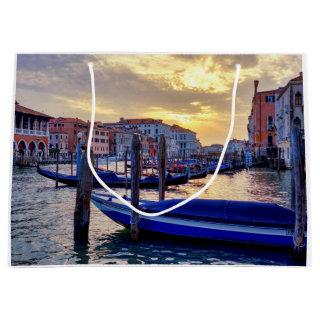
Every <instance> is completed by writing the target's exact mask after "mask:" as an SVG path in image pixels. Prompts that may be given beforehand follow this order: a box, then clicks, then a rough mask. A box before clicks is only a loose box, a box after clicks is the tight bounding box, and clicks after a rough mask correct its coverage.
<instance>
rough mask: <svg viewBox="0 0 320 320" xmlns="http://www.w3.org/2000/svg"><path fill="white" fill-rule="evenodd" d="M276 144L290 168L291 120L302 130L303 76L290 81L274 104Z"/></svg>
mask: <svg viewBox="0 0 320 320" xmlns="http://www.w3.org/2000/svg"><path fill="white" fill-rule="evenodd" d="M275 112H276V128H277V135H276V143H277V146H278V148H279V150H280V155H281V158H282V159H284V162H285V165H286V167H287V168H290V167H291V148H290V132H291V120H295V121H298V122H299V123H300V126H301V130H304V103H303V74H302V72H300V75H299V76H298V77H295V78H293V79H291V80H290V81H289V82H288V83H287V84H286V86H285V87H284V88H283V89H282V90H281V92H280V94H279V95H278V97H277V99H276V103H275Z"/></svg>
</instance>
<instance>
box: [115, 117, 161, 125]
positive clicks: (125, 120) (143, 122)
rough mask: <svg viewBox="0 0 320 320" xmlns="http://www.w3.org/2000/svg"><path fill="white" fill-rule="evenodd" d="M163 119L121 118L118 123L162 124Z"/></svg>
mask: <svg viewBox="0 0 320 320" xmlns="http://www.w3.org/2000/svg"><path fill="white" fill-rule="evenodd" d="M160 123H162V120H159V119H152V118H140V119H124V118H120V120H119V122H118V124H160Z"/></svg>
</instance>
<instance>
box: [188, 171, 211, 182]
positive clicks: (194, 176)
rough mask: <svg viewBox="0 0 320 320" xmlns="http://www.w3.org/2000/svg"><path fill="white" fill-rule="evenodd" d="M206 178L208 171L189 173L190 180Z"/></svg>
mask: <svg viewBox="0 0 320 320" xmlns="http://www.w3.org/2000/svg"><path fill="white" fill-rule="evenodd" d="M206 176H207V170H200V171H196V172H190V173H189V180H194V179H202V178H205V177H206Z"/></svg>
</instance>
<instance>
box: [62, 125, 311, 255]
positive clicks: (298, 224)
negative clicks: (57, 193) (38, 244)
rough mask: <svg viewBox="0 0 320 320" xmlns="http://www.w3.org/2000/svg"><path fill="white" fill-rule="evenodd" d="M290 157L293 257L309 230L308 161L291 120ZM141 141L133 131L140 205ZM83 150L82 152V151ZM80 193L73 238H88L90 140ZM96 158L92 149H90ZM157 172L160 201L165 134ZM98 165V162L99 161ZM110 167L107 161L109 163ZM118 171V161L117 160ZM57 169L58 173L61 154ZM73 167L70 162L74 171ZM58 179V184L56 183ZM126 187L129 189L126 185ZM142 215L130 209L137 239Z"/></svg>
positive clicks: (134, 200) (80, 170)
mask: <svg viewBox="0 0 320 320" xmlns="http://www.w3.org/2000/svg"><path fill="white" fill-rule="evenodd" d="M291 128H292V130H291V157H292V176H291V177H292V178H291V185H292V192H291V195H292V197H291V206H292V209H293V210H294V211H295V215H296V219H295V230H294V234H293V243H294V256H295V257H297V258H303V256H304V254H303V252H304V248H305V243H304V241H305V239H304V235H305V232H306V225H307V216H306V183H305V161H304V142H303V139H302V132H301V129H300V126H299V124H298V123H297V122H295V121H293V120H292V126H291ZM141 149H142V144H141V140H140V135H139V134H134V135H133V139H132V145H131V152H130V155H131V159H130V160H131V204H132V205H133V206H134V207H136V208H138V206H139V200H140V189H139V181H140V178H141V174H142V170H143V169H142V156H141ZM81 150H82V152H81ZM77 151H78V152H77V176H78V179H79V180H78V185H77V195H76V204H75V210H74V240H75V241H85V242H87V241H88V234H89V223H90V199H91V193H92V188H93V175H92V173H91V170H90V168H89V165H88V162H87V156H86V155H87V152H89V151H88V150H87V143H86V142H81V139H80V138H79V143H78V146H77ZM90 154H91V159H92V161H93V155H92V150H91V151H90ZM157 160H158V168H157V169H158V175H159V187H158V191H159V201H161V200H164V199H165V180H166V170H167V152H166V142H165V137H164V135H163V134H162V135H160V141H159V150H158V159H157ZM127 162H128V150H126V152H125V155H124V174H125V176H126V180H127V179H128V164H127ZM96 166H97V167H98V161H97V162H96ZM107 167H108V162H107ZM116 170H117V162H116ZM56 172H58V155H57V165H56ZM72 172H73V167H72V165H71V174H72ZM57 184H58V183H57V181H56V186H57ZM126 189H127V188H126ZM139 219H140V217H139V214H137V213H136V212H135V211H133V210H132V212H131V221H130V223H131V228H130V232H131V237H132V239H134V240H137V239H138V236H139V227H138V224H139Z"/></svg>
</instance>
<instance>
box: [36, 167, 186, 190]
mask: <svg viewBox="0 0 320 320" xmlns="http://www.w3.org/2000/svg"><path fill="white" fill-rule="evenodd" d="M37 171H38V173H39V174H40V175H42V176H44V177H46V178H48V179H52V180H55V181H56V180H58V182H60V183H63V184H66V185H68V186H71V187H76V186H77V183H78V177H77V176H72V175H67V174H63V173H58V177H57V175H56V173H55V172H53V171H51V170H45V169H42V168H40V167H39V166H38V167H37ZM97 173H98V175H99V177H100V178H101V179H102V180H103V181H104V182H105V183H106V184H107V185H108V186H109V187H110V188H125V187H126V186H127V187H128V188H130V186H131V181H130V177H128V179H127V181H126V178H125V177H124V176H119V175H117V174H116V173H114V172H113V171H104V170H97ZM187 182H188V175H187V174H180V175H171V174H168V175H167V176H166V186H172V185H180V184H185V183H187ZM158 185H159V178H158V177H157V176H148V177H145V178H142V179H140V188H141V189H152V188H157V187H158ZM93 186H94V187H95V188H99V187H101V185H100V183H99V182H98V181H97V180H96V179H95V178H94V179H93Z"/></svg>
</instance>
